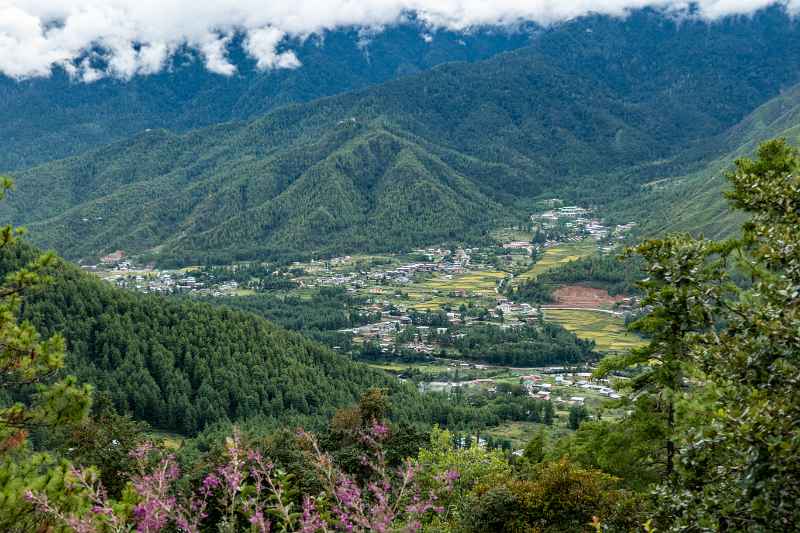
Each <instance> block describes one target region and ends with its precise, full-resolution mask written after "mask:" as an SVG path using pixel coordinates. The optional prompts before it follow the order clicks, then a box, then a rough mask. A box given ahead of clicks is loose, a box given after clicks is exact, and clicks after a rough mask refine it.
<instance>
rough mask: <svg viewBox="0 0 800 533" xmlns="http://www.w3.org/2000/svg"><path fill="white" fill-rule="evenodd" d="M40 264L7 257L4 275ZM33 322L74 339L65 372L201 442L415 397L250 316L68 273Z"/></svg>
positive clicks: (43, 295) (43, 296)
mask: <svg viewBox="0 0 800 533" xmlns="http://www.w3.org/2000/svg"><path fill="white" fill-rule="evenodd" d="M33 257H34V251H33V250H32V249H31V248H30V247H27V246H17V247H14V248H12V249H8V248H6V249H4V250H3V252H2V254H1V255H0V261H1V263H0V272H2V274H3V275H5V274H6V273H8V272H10V271H12V270H13V269H16V268H19V266H21V265H24V264H25V263H27V262H28V261H29V260H30V259H32V258H33ZM51 276H52V278H53V282H52V284H50V285H48V286H47V287H46V288H45V289H44V290H42V291H39V292H37V293H34V294H31V295H30V298H29V300H28V301H27V302H26V305H25V308H24V314H23V316H24V318H27V319H28V320H31V321H32V322H33V323H34V324H35V325H36V327H37V329H38V330H39V331H40V332H41V333H42V334H43V336H45V337H46V336H50V335H53V334H55V333H61V334H62V335H64V337H65V338H66V339H67V349H68V356H67V366H66V371H67V372H68V373H70V374H74V375H76V376H78V378H79V379H80V380H81V381H83V382H86V383H91V384H92V385H94V386H95V387H96V389H97V390H99V391H103V392H107V393H109V394H110V395H111V398H112V399H113V400H114V402H115V404H116V406H117V408H119V409H120V410H121V411H122V412H129V413H131V414H132V415H133V416H135V417H136V418H138V419H140V420H145V421H148V422H150V423H151V424H153V425H154V426H155V427H158V428H162V429H168V430H172V431H178V432H182V433H185V434H192V433H195V432H197V431H199V430H202V429H203V428H204V427H206V426H207V425H209V424H213V423H216V422H222V421H226V420H231V421H233V420H244V419H247V418H254V417H260V418H262V419H265V420H270V419H271V420H273V421H283V422H287V421H289V420H291V419H292V418H296V419H303V417H305V419H306V420H307V421H308V420H310V419H314V418H317V419H321V420H324V419H326V418H327V417H329V416H330V415H332V414H333V412H334V410H335V409H336V408H338V407H341V406H343V405H347V404H349V403H351V402H353V401H354V400H355V399H356V398H358V396H359V395H360V394H361V393H362V392H363V391H364V390H366V389H367V388H369V387H375V386H379V387H387V388H388V389H390V390H391V391H393V393H396V394H399V395H400V396H402V397H404V402H408V405H409V406H410V408H412V409H413V408H414V404H415V402H414V400H413V398H412V397H413V396H415V391H413V390H412V389H409V388H406V387H404V386H402V385H401V384H399V383H398V382H397V381H396V380H393V379H392V378H390V377H388V376H386V375H385V374H383V373H381V372H379V371H376V370H372V369H369V368H368V367H366V366H365V365H361V364H359V363H354V362H351V361H349V360H347V359H345V358H343V357H341V356H340V355H338V354H336V353H334V352H332V351H331V350H329V349H328V348H325V347H324V346H322V345H320V344H317V343H314V342H312V341H309V340H307V339H305V338H303V337H302V336H301V335H299V334H297V333H291V332H288V331H286V330H283V329H281V328H279V327H277V326H275V325H273V324H272V323H270V322H268V321H266V320H263V319H261V318H259V317H257V316H255V315H253V314H250V313H244V312H239V311H234V310H231V309H227V308H224V307H214V306H211V305H209V304H202V303H198V302H182V301H179V300H176V299H167V298H158V297H149V296H145V295H141V294H136V293H132V292H128V291H124V290H120V289H116V288H114V287H112V286H111V285H109V284H107V283H106V282H103V281H101V280H100V279H97V278H95V277H93V276H91V275H87V274H84V273H82V272H80V271H79V270H78V269H77V268H75V267H73V266H71V265H69V264H67V263H66V262H59V263H58V265H57V266H56V268H55V270H54V271H52V272H51Z"/></svg>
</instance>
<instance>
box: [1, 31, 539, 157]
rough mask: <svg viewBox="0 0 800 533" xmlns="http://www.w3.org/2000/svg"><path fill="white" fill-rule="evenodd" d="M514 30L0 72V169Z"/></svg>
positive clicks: (488, 45) (329, 88)
mask: <svg viewBox="0 0 800 533" xmlns="http://www.w3.org/2000/svg"><path fill="white" fill-rule="evenodd" d="M520 30H521V31H518V32H506V31H502V32H498V31H493V30H491V29H476V30H475V31H472V32H470V33H469V34H460V33H452V32H447V31H438V32H436V33H435V35H434V36H433V38H432V39H428V40H426V39H424V38H423V34H427V33H428V30H427V29H426V28H425V27H424V26H422V25H420V24H416V23H414V22H409V23H406V24H402V25H398V26H394V27H391V28H386V29H385V30H384V31H383V32H380V33H377V34H375V35H371V36H369V38H368V39H367V38H365V35H364V34H363V33H361V32H360V31H359V30H358V29H354V28H350V29H343V30H340V31H333V32H327V33H325V35H324V36H323V37H320V38H309V39H306V40H305V41H302V42H300V41H297V42H292V43H291V45H292V49H293V50H295V51H296V52H297V56H298V57H299V59H300V61H301V62H302V64H303V66H302V67H301V68H297V69H283V70H268V71H261V70H258V69H257V68H256V64H255V61H254V60H253V59H252V58H250V57H248V56H247V55H246V54H245V52H244V50H243V48H242V47H243V43H242V39H241V37H239V38H236V39H234V40H233V41H232V42H231V43H230V45H229V55H230V59H231V61H232V62H233V64H235V66H236V67H237V73H236V74H235V75H233V76H230V77H226V76H221V75H218V74H214V73H211V72H209V71H207V70H206V68H205V67H204V65H203V60H202V58H200V57H198V56H197V54H196V53H194V52H192V51H188V50H186V51H183V52H182V53H180V54H177V56H176V58H175V59H174V60H173V61H172V63H171V64H170V65H168V68H166V69H165V70H164V71H162V72H161V73H159V74H155V75H151V76H136V77H134V78H133V79H131V80H127V81H126V80H115V79H104V80H100V81H96V82H93V83H81V82H78V81H73V80H70V79H69V77H67V76H66V74H65V73H64V72H63V71H60V70H57V71H56V72H55V73H54V74H53V75H52V76H51V77H49V78H36V79H31V80H26V81H22V82H17V81H14V80H11V79H9V78H5V77H2V76H0V102H2V104H3V105H0V122H2V123H3V125H4V127H3V129H2V130H0V170H9V169H18V168H24V167H27V166H31V165H33V164H36V163H40V162H43V161H49V160H53V159H58V158H62V157H66V156H70V155H74V154H77V153H80V152H83V151H86V150H89V149H92V148H96V147H97V146H102V145H104V144H107V143H109V142H111V141H114V140H119V139H123V138H126V137H128V136H130V135H133V134H136V133H138V132H141V131H143V130H145V129H147V128H152V129H155V128H168V129H171V130H174V131H185V130H188V129H192V128H197V127H201V126H207V125H210V124H214V123H218V122H224V121H229V120H237V119H247V118H251V117H254V116H257V115H260V114H263V113H265V112H267V111H269V110H270V109H273V108H275V107H278V106H281V105H286V104H288V103H291V102H304V101H308V100H313V99H315V98H319V97H321V96H327V95H332V94H337V93H341V92H345V91H348V90H353V89H357V88H361V87H366V86H368V85H371V84H375V83H381V82H383V81H386V80H390V79H394V78H397V77H400V76H404V75H408V74H413V73H415V72H419V71H422V70H425V69H428V68H430V67H432V66H435V65H438V64H441V63H445V62H448V61H475V60H479V59H483V58H487V57H491V56H492V55H494V54H496V53H498V52H502V51H505V50H511V49H514V48H518V47H520V46H523V45H525V44H526V43H528V39H529V33H528V31H529V30H530V28H521V29H520Z"/></svg>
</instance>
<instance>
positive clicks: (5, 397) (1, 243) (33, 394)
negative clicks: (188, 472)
mask: <svg viewBox="0 0 800 533" xmlns="http://www.w3.org/2000/svg"><path fill="white" fill-rule="evenodd" d="M10 188H11V182H10V181H9V180H8V179H7V178H2V180H1V181H0V199H1V198H2V197H3V196H4V195H5V192H6V191H7V190H9V189H10ZM20 233H21V231H19V230H15V229H13V228H12V227H11V226H5V227H3V228H2V229H0V253H8V250H9V249H12V248H14V247H15V246H16V244H17V241H16V238H17V236H18V235H19V234H20ZM54 261H55V258H54V256H53V255H51V254H45V255H39V256H36V257H32V258H30V260H29V261H27V262H25V263H24V264H22V265H21V266H20V267H19V268H17V269H15V270H13V271H6V272H5V277H4V281H3V283H2V285H0V510H1V511H0V528H2V529H4V530H16V531H22V530H31V529H34V528H37V527H40V526H41V524H40V523H39V522H38V521H36V520H34V519H33V517H32V516H31V509H32V508H31V505H30V503H29V502H27V501H26V500H25V498H24V494H25V491H26V490H29V489H35V490H39V491H42V492H44V493H47V494H51V495H53V497H54V498H55V499H57V500H58V501H59V502H60V503H61V504H62V505H64V506H75V505H80V504H81V503H83V500H82V499H81V498H73V495H72V494H70V491H68V490H65V489H64V478H65V475H66V468H67V464H66V463H64V462H59V461H57V460H55V459H54V458H53V457H51V456H50V455H48V454H45V453H31V449H30V446H29V443H28V442H26V439H27V436H28V433H29V432H30V431H31V430H32V429H36V428H46V429H47V430H50V431H57V430H58V428H59V427H62V426H63V425H65V424H70V423H76V422H79V421H80V420H82V419H83V418H84V417H85V415H86V413H87V411H88V409H89V405H90V403H91V389H90V388H89V387H88V386H85V385H84V386H79V385H78V384H77V381H76V380H75V378H74V377H72V376H68V377H65V378H63V379H60V380H55V379H54V376H55V375H56V374H57V372H58V371H59V370H60V369H61V368H62V367H63V366H64V339H63V338H62V337H61V336H59V335H53V336H51V337H49V338H45V339H42V338H41V336H40V334H39V332H38V331H37V329H36V327H35V326H34V325H33V324H32V323H31V322H30V321H28V320H24V317H23V315H22V312H21V307H22V305H23V304H24V303H27V302H28V301H29V298H30V297H31V293H32V292H35V291H41V289H42V287H43V286H45V285H47V284H48V283H49V282H51V281H52V280H51V279H50V277H49V276H48V275H47V274H46V273H47V271H48V269H49V268H50V267H51V266H52V264H53V263H54Z"/></svg>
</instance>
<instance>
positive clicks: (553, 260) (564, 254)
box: [514, 239, 597, 283]
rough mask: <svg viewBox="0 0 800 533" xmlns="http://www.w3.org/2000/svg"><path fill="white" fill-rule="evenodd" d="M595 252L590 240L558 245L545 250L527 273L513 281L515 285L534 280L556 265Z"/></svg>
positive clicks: (595, 249) (594, 245) (594, 244)
mask: <svg viewBox="0 0 800 533" xmlns="http://www.w3.org/2000/svg"><path fill="white" fill-rule="evenodd" d="M596 251H597V243H596V242H595V241H593V240H591V239H584V240H582V241H579V242H568V243H564V244H559V245H558V246H554V247H552V248H548V249H547V250H545V252H544V255H543V256H542V258H541V259H539V261H537V262H536V264H535V265H533V267H532V268H531V269H530V270H528V271H527V272H525V273H523V274H520V275H519V276H517V277H516V278H515V279H514V282H515V283H521V282H524V281H525V280H528V279H531V278H535V277H536V276H538V275H539V274H541V273H543V272H546V271H547V270H550V269H551V268H553V267H556V266H558V265H561V264H564V263H568V262H570V261H575V260H576V259H580V258H581V257H587V256H590V255H592V254H593V253H595V252H596Z"/></svg>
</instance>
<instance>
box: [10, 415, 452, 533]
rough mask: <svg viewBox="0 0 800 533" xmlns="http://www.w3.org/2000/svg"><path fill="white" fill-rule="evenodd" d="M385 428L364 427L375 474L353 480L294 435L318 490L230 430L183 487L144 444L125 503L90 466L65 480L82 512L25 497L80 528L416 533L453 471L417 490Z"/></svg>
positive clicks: (367, 459) (171, 460)
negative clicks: (216, 460) (390, 459)
mask: <svg viewBox="0 0 800 533" xmlns="http://www.w3.org/2000/svg"><path fill="white" fill-rule="evenodd" d="M389 433H390V431H389V428H388V427H387V426H385V425H384V424H382V423H379V422H374V423H373V424H372V425H371V427H369V428H368V430H366V431H364V432H362V435H361V439H362V442H363V444H364V447H365V449H366V450H368V451H367V453H365V454H364V456H363V457H362V463H363V465H364V466H365V467H367V469H368V471H369V472H371V475H370V476H369V479H368V480H366V481H363V482H358V481H356V479H355V478H353V477H352V476H350V475H348V474H346V473H345V472H344V471H342V470H341V469H340V468H339V467H338V466H337V465H336V464H335V462H334V461H333V459H332V458H331V456H330V454H329V453H327V452H326V451H324V450H323V449H321V447H320V445H319V443H318V441H317V439H316V437H315V436H314V435H312V434H310V433H307V432H304V431H300V432H299V433H298V437H299V440H300V442H301V443H302V444H303V446H304V448H305V451H306V453H307V456H308V459H309V462H310V464H311V465H312V466H313V469H314V471H315V472H316V474H317V476H318V477H319V479H320V482H321V484H322V487H323V491H322V492H321V493H320V494H302V495H295V494H294V492H295V491H294V490H293V487H292V480H291V476H289V475H287V474H286V473H285V472H283V471H282V470H281V469H280V468H278V467H276V465H275V464H273V463H272V462H271V461H269V460H268V459H267V458H265V457H264V456H262V454H261V453H260V452H259V451H258V450H256V449H250V448H248V447H246V446H245V445H243V442H242V438H241V436H240V435H239V433H238V432H237V431H234V433H233V435H232V436H231V437H230V438H228V439H227V441H226V447H225V458H224V461H223V463H222V464H221V465H219V466H216V467H215V468H213V469H212V471H211V472H209V473H208V474H207V475H205V476H204V477H203V478H202V480H201V481H200V482H199V483H195V484H194V485H195V486H191V485H190V488H189V489H187V490H182V489H181V488H180V487H182V486H184V485H186V483H185V481H186V479H185V478H184V477H183V475H182V473H181V469H180V467H179V465H178V462H177V460H176V458H175V457H174V455H172V454H169V453H165V452H164V451H162V450H159V449H157V448H156V447H154V446H153V445H152V444H150V443H146V444H144V445H142V446H140V447H139V448H137V449H136V450H134V452H132V456H133V458H134V459H135V462H136V465H137V467H136V471H135V472H132V473H131V474H130V482H129V486H128V489H127V491H126V493H127V495H126V497H125V498H123V499H124V500H125V501H123V502H116V501H113V500H110V499H109V498H108V496H107V494H106V492H105V490H104V489H103V487H102V484H101V483H100V481H99V479H98V476H97V474H96V472H95V471H94V470H92V469H86V470H81V469H77V468H73V469H71V470H70V475H69V480H68V483H69V485H70V487H71V488H74V489H76V490H79V491H81V492H82V493H83V494H84V495H85V496H84V497H85V498H86V499H87V502H88V503H89V505H88V506H87V508H88V509H89V510H88V511H86V512H84V513H77V514H76V513H66V512H64V511H62V510H61V509H59V508H58V506H57V505H54V504H53V503H52V502H51V501H49V500H48V498H47V496H45V495H44V494H42V493H37V492H33V491H28V492H27V494H26V498H27V499H28V501H29V502H31V503H32V504H33V505H34V506H35V507H36V509H37V510H38V512H40V513H42V514H44V515H46V516H48V517H49V518H50V519H53V520H55V521H57V522H58V523H60V524H62V525H63V526H66V527H68V528H70V529H72V530H74V531H77V532H79V533H94V532H100V531H114V532H123V531H134V530H135V531H138V532H143V533H144V532H146V533H150V532H157V531H162V530H165V529H169V530H171V529H177V530H179V531H185V532H191V533H194V532H199V531H200V530H201V529H205V528H206V527H208V526H216V528H217V529H219V530H221V531H241V530H250V531H254V532H260V533H265V532H267V531H271V530H278V531H298V532H303V533H312V532H318V531H321V532H325V531H348V532H361V531H378V532H388V531H400V530H403V531H415V530H418V529H420V528H421V526H422V523H423V521H424V520H426V519H427V518H428V517H430V516H432V515H433V514H435V513H437V512H441V511H442V509H441V507H440V506H438V505H437V501H438V500H439V498H440V496H441V495H442V493H444V492H448V491H450V490H452V484H453V481H454V480H455V479H457V477H458V474H457V473H456V472H453V471H447V472H444V473H443V474H439V475H436V476H435V479H436V481H437V485H436V487H431V486H430V484H429V483H428V484H426V487H428V488H426V489H425V490H423V489H422V486H421V485H420V483H419V482H418V479H419V471H420V468H421V467H420V466H419V465H418V464H416V463H414V462H412V461H410V460H408V461H406V462H405V463H404V465H403V466H402V467H401V468H398V469H391V468H389V467H388V466H387V461H386V458H385V454H384V450H383V443H384V442H385V440H386V439H387V438H388V436H389ZM428 478H429V476H428Z"/></svg>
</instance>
